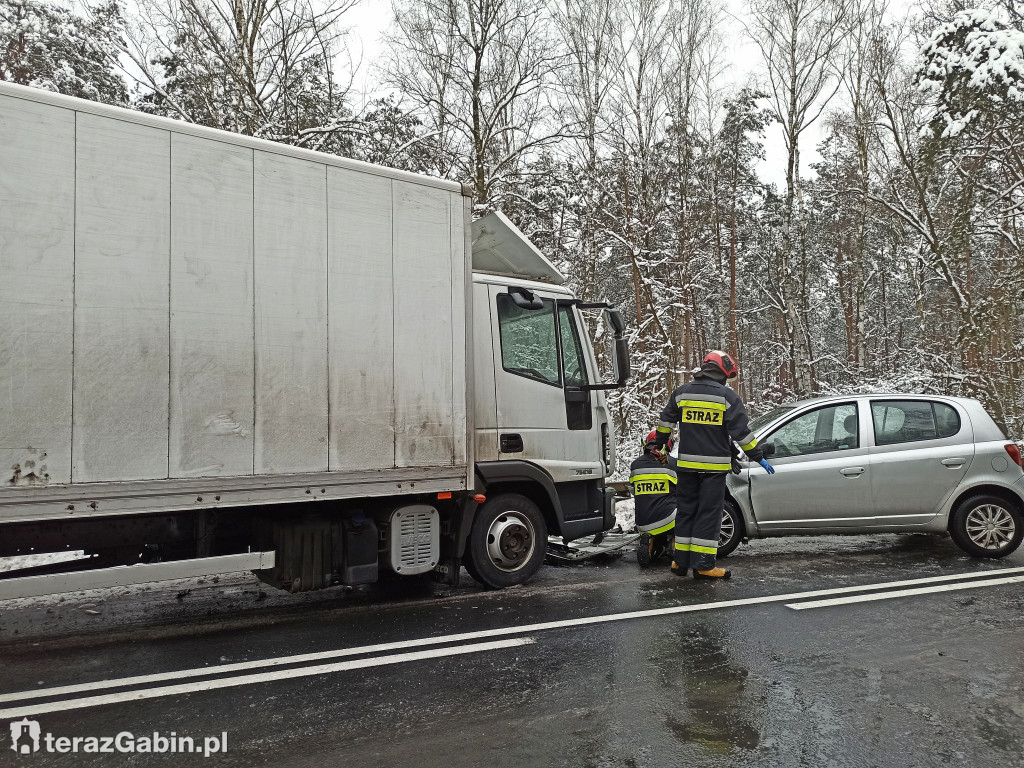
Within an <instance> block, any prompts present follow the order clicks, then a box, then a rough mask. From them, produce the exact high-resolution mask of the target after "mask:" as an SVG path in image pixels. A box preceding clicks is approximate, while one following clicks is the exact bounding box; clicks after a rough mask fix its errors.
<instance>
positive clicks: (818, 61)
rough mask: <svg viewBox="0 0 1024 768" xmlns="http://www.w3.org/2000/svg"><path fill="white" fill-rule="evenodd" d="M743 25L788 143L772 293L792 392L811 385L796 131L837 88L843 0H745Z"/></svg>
mask: <svg viewBox="0 0 1024 768" xmlns="http://www.w3.org/2000/svg"><path fill="white" fill-rule="evenodd" d="M748 13H749V17H750V21H749V26H748V27H747V31H748V34H749V36H750V38H751V39H752V40H753V41H754V43H755V44H756V46H757V47H758V49H759V50H760V52H761V57H762V59H763V61H764V65H765V70H764V74H765V77H766V79H767V84H768V96H769V100H770V102H771V105H772V109H773V111H774V113H775V117H776V119H777V120H778V121H779V123H780V124H781V126H782V135H783V141H784V143H785V147H786V153H787V158H786V198H785V223H784V231H783V237H782V248H781V253H780V254H779V259H778V264H777V267H778V268H777V271H776V272H775V274H774V275H773V281H772V285H771V299H772V301H773V303H774V304H775V308H776V309H777V310H778V312H779V313H781V315H782V317H783V318H784V328H785V331H786V336H787V339H788V341H789V346H790V352H791V373H792V376H793V382H794V386H795V388H796V391H797V393H798V394H801V395H807V394H811V393H812V392H813V391H814V388H815V383H814V349H813V341H812V329H811V328H810V313H811V295H810V264H809V259H808V254H807V252H806V242H805V239H804V234H805V233H804V231H803V225H802V218H803V217H802V211H803V200H802V194H801V180H800V137H801V136H802V135H803V134H804V133H805V132H806V130H807V129H808V128H809V127H810V126H811V125H812V124H813V123H814V122H815V121H816V120H817V119H818V118H819V117H820V116H821V114H822V112H823V111H824V109H825V108H826V106H827V105H828V103H829V101H830V100H831V99H832V97H833V96H834V95H835V93H836V91H837V90H838V88H839V82H838V78H837V76H836V70H835V65H836V57H837V53H838V51H839V47H840V44H841V42H842V37H843V28H844V21H845V18H846V14H847V0H749V2H748Z"/></svg>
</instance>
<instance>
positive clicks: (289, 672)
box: [0, 637, 536, 720]
mask: <svg viewBox="0 0 1024 768" xmlns="http://www.w3.org/2000/svg"><path fill="white" fill-rule="evenodd" d="M535 642H536V640H535V639H534V638H532V637H517V638H511V639H509V640H496V641H494V642H491V643H476V644H473V645H457V646H454V647H447V648H433V649H430V650H426V651H415V652H413V653H396V654H393V655H391V656H374V657H371V658H368V659H353V660H352V661H338V662H335V663H333V664H318V665H316V666H311V667H300V668H299V669H279V670H276V671H274V672H261V673H259V674H255V675H240V676H238V677H224V678H219V679H217V680H200V681H198V682H193V683H181V684H179V685H166V686H163V687H161V688H143V689H142V690H135V691H122V692H120V693H107V694H103V695H102V696H87V697H84V698H80V699H68V700H65V701H50V702H46V703H45V704H32V705H29V706H27V707H13V708H11V709H0V719H3V720H8V719H14V718H18V717H28V716H29V715H41V714H44V713H47V712H57V711H60V712H66V711H68V710H71V709H84V708H86V707H99V706H102V705H104V704H118V703H121V702H125V701H141V700H143V699H156V698H159V697H162V696H178V695H180V694H183V693H194V692H196V691H212V690H216V689H218V688H234V687H237V686H240V685H253V684H254V683H267V682H271V681H274V680H291V679H293V678H296V677H310V676H312V675H326V674H331V673H333V672H345V671H347V670H350V669H363V668H364V667H380V666H385V665H388V664H402V663H404V662H407V661H420V660H423V659H436V658H440V657H443V656H460V655H462V654H466V653H479V652H480V651H493V650H497V649H499V648H513V647H515V646H518V645H531V644H533V643H535Z"/></svg>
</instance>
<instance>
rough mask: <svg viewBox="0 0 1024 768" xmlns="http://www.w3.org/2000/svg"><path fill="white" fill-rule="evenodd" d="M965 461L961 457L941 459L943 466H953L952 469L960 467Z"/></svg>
mask: <svg viewBox="0 0 1024 768" xmlns="http://www.w3.org/2000/svg"><path fill="white" fill-rule="evenodd" d="M965 461H967V459H961V458H951V459H943V460H942V464H943V466H946V467H953V468H954V469H956V468H958V467H962V466H963V465H964V462H965Z"/></svg>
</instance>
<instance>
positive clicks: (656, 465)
mask: <svg viewBox="0 0 1024 768" xmlns="http://www.w3.org/2000/svg"><path fill="white" fill-rule="evenodd" d="M657 434H658V433H657V432H655V431H652V432H651V434H649V435H648V436H647V439H646V440H645V441H644V449H643V453H642V454H640V456H638V457H637V458H636V460H634V461H633V463H632V464H630V465H629V484H630V486H631V487H632V489H633V502H634V505H635V508H636V529H637V530H638V531H640V540H639V541H638V542H637V548H636V560H637V562H638V563H640V565H650V564H651V563H652V562H654V561H655V560H658V559H659V558H661V557H662V556H663V555H665V554H666V553H667V552H668V546H669V542H670V541H671V539H672V529H673V527H675V524H676V473H675V471H674V470H672V469H669V468H668V467H666V466H665V464H666V462H667V459H666V457H665V454H664V453H662V452H660V451H658V450H656V449H655V448H654V441H655V438H656V437H657ZM667 450H670V451H671V450H672V441H671V440H669V441H668V445H667Z"/></svg>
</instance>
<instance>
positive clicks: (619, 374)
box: [612, 337, 631, 387]
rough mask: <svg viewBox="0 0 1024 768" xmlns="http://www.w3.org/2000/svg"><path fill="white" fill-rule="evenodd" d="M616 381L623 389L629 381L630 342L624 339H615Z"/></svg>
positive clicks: (613, 368)
mask: <svg viewBox="0 0 1024 768" xmlns="http://www.w3.org/2000/svg"><path fill="white" fill-rule="evenodd" d="M612 370H613V372H614V375H615V381H616V382H617V383H618V385H619V386H620V387H621V386H622V385H623V384H625V383H626V382H627V381H629V375H630V373H631V371H630V367H629V340H628V339H624V338H622V337H617V338H616V339H615V359H614V360H613V362H612Z"/></svg>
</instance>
